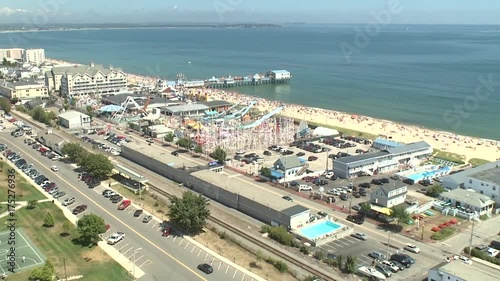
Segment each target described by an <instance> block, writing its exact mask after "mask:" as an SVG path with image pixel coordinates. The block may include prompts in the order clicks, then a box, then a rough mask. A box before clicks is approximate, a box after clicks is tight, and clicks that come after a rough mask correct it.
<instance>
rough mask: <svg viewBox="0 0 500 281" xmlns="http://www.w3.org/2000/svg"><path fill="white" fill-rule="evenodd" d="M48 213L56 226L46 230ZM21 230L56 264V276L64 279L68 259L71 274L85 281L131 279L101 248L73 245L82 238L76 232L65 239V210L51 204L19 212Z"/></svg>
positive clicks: (19, 279)
mask: <svg viewBox="0 0 500 281" xmlns="http://www.w3.org/2000/svg"><path fill="white" fill-rule="evenodd" d="M47 212H50V213H52V215H53V216H54V221H55V226H54V227H52V228H45V227H43V226H42V225H43V220H44V217H45V214H46V213H47ZM16 216H17V227H20V228H23V230H24V231H25V232H26V233H27V234H28V236H29V237H30V238H31V240H32V241H33V243H34V244H35V245H36V246H37V247H38V249H39V250H40V251H42V252H43V253H44V254H45V256H47V258H48V259H49V260H50V261H51V262H52V263H53V264H54V267H55V269H56V274H57V276H59V277H63V276H64V275H63V273H64V269H63V268H64V267H63V260H66V270H67V274H68V275H83V276H84V277H83V278H82V279H79V280H82V281H94V280H110V281H114V280H116V281H121V280H129V279H128V277H127V276H128V272H127V271H126V270H125V269H123V268H122V267H121V266H120V265H119V264H118V263H117V262H115V261H114V260H113V259H111V257H109V256H108V255H107V254H106V253H105V252H104V251H102V250H101V249H100V248H99V247H94V248H92V249H89V248H88V247H82V246H80V245H77V244H75V243H73V242H72V240H73V239H75V238H77V237H78V233H77V231H76V229H74V228H73V229H72V230H71V231H70V235H69V236H66V237H63V236H61V233H62V232H63V231H62V225H63V223H64V222H65V221H66V218H65V217H64V215H63V213H62V211H61V210H60V209H59V208H57V207H56V206H55V205H54V204H53V203H51V202H44V203H38V204H37V205H36V208H35V209H34V210H28V209H27V208H22V209H20V210H18V211H17V212H16ZM5 223H6V218H2V219H0V225H4V224H5ZM29 275H30V272H23V273H18V274H15V275H12V276H10V277H9V280H10V281H25V280H28V277H29Z"/></svg>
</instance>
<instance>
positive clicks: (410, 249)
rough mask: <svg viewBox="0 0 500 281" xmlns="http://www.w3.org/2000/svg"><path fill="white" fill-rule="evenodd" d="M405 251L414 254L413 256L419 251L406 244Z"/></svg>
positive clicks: (413, 246)
mask: <svg viewBox="0 0 500 281" xmlns="http://www.w3.org/2000/svg"><path fill="white" fill-rule="evenodd" d="M405 250H407V251H408V252H412V253H415V254H418V253H420V249H419V248H418V247H417V246H415V245H413V244H406V246H405Z"/></svg>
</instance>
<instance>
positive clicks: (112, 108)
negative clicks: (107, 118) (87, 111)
mask: <svg viewBox="0 0 500 281" xmlns="http://www.w3.org/2000/svg"><path fill="white" fill-rule="evenodd" d="M120 110H123V107H121V106H118V105H114V104H110V105H106V106H103V107H101V108H99V109H98V111H100V112H117V111H120Z"/></svg>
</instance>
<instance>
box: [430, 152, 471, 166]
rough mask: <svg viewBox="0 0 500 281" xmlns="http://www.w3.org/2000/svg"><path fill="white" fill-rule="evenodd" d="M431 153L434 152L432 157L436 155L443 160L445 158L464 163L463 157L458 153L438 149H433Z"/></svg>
mask: <svg viewBox="0 0 500 281" xmlns="http://www.w3.org/2000/svg"><path fill="white" fill-rule="evenodd" d="M433 154H434V157H436V158H441V159H443V160H447V161H450V162H454V163H457V164H465V162H464V160H465V157H464V156H463V155H459V154H456V153H451V152H446V151H442V150H439V149H434V153H433Z"/></svg>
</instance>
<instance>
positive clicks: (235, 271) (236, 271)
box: [233, 268, 238, 279]
mask: <svg viewBox="0 0 500 281" xmlns="http://www.w3.org/2000/svg"><path fill="white" fill-rule="evenodd" d="M236 273H238V270H236V268H235V269H234V274H233V279H234V277H235V276H236Z"/></svg>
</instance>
